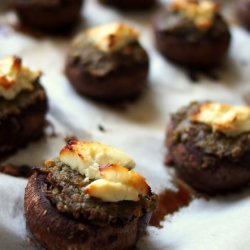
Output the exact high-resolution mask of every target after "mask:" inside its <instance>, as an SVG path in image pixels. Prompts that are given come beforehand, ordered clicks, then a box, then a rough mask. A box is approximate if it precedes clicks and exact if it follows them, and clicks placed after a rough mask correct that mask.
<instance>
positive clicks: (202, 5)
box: [170, 0, 219, 29]
mask: <svg viewBox="0 0 250 250" xmlns="http://www.w3.org/2000/svg"><path fill="white" fill-rule="evenodd" d="M170 8H171V9H172V10H177V11H179V12H180V13H181V15H183V16H184V17H186V18H188V19H190V20H191V21H192V22H193V23H194V24H195V25H196V26H197V27H198V28H200V29H207V28H209V27H211V25H212V24H213V19H214V16H215V14H216V13H217V12H218V9H219V8H218V4H216V3H215V2H213V1H209V0H201V1H197V2H194V1H190V0H175V1H173V2H172V3H171V4H170Z"/></svg>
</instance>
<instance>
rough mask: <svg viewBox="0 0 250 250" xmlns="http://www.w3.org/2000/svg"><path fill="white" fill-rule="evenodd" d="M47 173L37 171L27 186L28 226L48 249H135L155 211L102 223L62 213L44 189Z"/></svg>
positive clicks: (26, 210)
mask: <svg viewBox="0 0 250 250" xmlns="http://www.w3.org/2000/svg"><path fill="white" fill-rule="evenodd" d="M45 182H46V174H42V173H35V174H34V175H32V176H31V178H30V179H29V182H28V185H27V187H26V189H25V201H24V209H25V216H26V221H27V226H28V228H29V229H30V231H31V233H32V234H33V236H34V237H35V238H36V239H37V240H38V241H39V242H40V244H41V245H42V246H44V247H46V249H51V250H54V249H60V250H63V249H75V250H78V249H79V250H81V249H82V250H87V249H102V250H105V249H107V250H111V249H121V250H122V249H131V248H132V247H133V246H134V245H135V244H136V242H137V240H138V238H139V237H140V236H141V235H142V233H143V232H144V231H145V229H146V226H147V224H148V221H149V219H150V217H151V213H146V214H144V215H143V216H142V217H140V218H137V219H134V220H133V221H131V222H129V223H127V224H126V225H125V226H120V225H117V226H113V225H112V226H111V225H106V226H98V225H93V224H91V223H90V222H87V221H86V222H79V221H77V220H75V219H73V218H70V217H67V216H66V215H64V214H62V213H59V212H58V210H57V209H56V208H55V207H54V206H53V205H52V204H51V202H50V201H49V200H48V199H47V197H46V195H45V193H44V192H43V186H44V184H45Z"/></svg>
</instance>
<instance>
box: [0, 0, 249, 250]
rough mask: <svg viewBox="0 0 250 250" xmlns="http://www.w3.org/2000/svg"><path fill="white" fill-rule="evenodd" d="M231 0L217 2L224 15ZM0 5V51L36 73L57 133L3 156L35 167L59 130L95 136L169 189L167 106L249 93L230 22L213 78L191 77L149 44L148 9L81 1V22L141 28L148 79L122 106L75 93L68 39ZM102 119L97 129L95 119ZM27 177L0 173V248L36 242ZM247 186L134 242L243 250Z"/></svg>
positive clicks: (198, 204) (55, 146) (240, 38)
mask: <svg viewBox="0 0 250 250" xmlns="http://www.w3.org/2000/svg"><path fill="white" fill-rule="evenodd" d="M233 2H234V1H224V2H223V4H224V5H223V7H225V13H226V15H227V17H228V19H229V20H230V21H232V20H233V19H234V18H232V13H233V11H232V5H233ZM0 4H2V6H1V8H2V9H1V12H0V24H1V26H0V56H4V55H12V54H15V55H18V56H21V57H22V58H23V60H24V63H25V64H27V65H28V66H30V67H32V68H35V69H41V70H42V71H43V72H44V76H43V78H42V83H43V85H44V86H45V88H46V91H47V94H48V97H49V102H50V111H49V114H48V120H49V121H50V122H51V123H52V124H54V126H55V128H56V132H57V134H58V136H57V137H44V138H43V139H41V140H39V141H37V142H34V143H31V144H30V145H29V146H28V147H27V148H25V149H22V150H20V151H18V153H17V154H15V155H14V156H12V157H10V158H9V159H8V160H7V162H9V163H13V164H29V165H32V166H39V165H40V164H41V163H42V162H43V161H44V160H45V159H51V158H53V157H54V156H56V155H57V154H58V151H59V149H60V148H61V147H62V146H63V145H64V137H65V136H71V135H74V136H76V137H78V138H79V139H82V140H94V141H101V142H103V143H107V144H110V145H114V146H117V147H118V148H120V149H123V150H124V151H125V152H127V153H129V154H130V155H131V156H133V157H134V159H135V160H136V162H137V171H138V172H140V173H141V174H143V175H144V176H145V177H146V178H147V180H148V182H149V183H150V185H151V186H152V188H153V189H154V191H156V192H160V191H161V190H164V189H166V188H171V178H172V177H171V173H170V171H171V170H170V169H167V168H166V167H165V166H164V164H163V159H164V154H165V149H164V137H165V130H166V124H167V120H168V117H169V113H170V112H173V111H176V109H178V108H179V107H181V106H183V105H186V104H187V103H188V102H189V101H191V100H204V99H205V100H208V99H209V100H215V101H220V102H225V103H233V104H243V103H245V99H246V98H247V94H248V93H249V92H250V34H249V33H247V32H246V31H245V30H243V29H242V28H240V27H238V26H236V25H232V27H231V31H232V44H231V48H230V53H229V55H228V58H227V60H226V61H225V63H224V65H223V67H222V69H220V70H219V71H218V75H219V80H216V81H214V80H211V79H209V78H207V77H205V76H201V77H200V80H199V82H198V83H195V84H194V83H192V82H191V81H190V80H189V78H188V77H187V72H186V71H185V70H183V69H182V68H179V67H177V66H176V65H173V64H171V63H169V62H167V61H166V60H164V59H163V58H162V56H161V55H160V54H159V53H158V52H157V51H156V50H155V49H154V45H153V36H152V28H151V19H152V14H153V13H154V11H152V12H148V13H142V14H138V13H135V14H126V13H118V12H115V11H114V10H112V9H109V8H104V7H102V6H100V5H99V4H98V3H97V2H96V1H95V0H88V1H87V0H86V4H85V8H84V10H83V13H82V15H83V19H84V20H83V25H82V26H83V27H90V26H94V25H96V24H100V23H105V22H108V21H114V20H123V21H126V22H128V23H130V24H132V25H134V26H135V27H136V28H137V29H138V30H139V31H140V32H141V42H142V44H143V45H144V47H145V48H146V49H147V50H148V53H149V55H150V60H151V67H150V76H149V86H148V88H147V90H146V91H145V93H144V94H143V95H142V96H141V98H140V99H138V100H137V101H135V102H133V103H130V104H126V108H125V109H122V108H117V107H111V106H107V105H104V104H100V103H97V102H94V101H92V100H89V99H87V98H84V97H81V96H79V95H78V94H77V93H76V92H75V91H74V90H73V89H72V87H71V86H70V84H69V82H68V80H67V79H66V78H65V76H64V74H63V66H64V60H65V55H66V51H67V46H68V43H69V41H70V39H69V38H58V37H57V38H55V37H54V38H53V37H52V38H51V37H40V38H34V37H32V36H28V35H25V34H23V33H18V32H17V31H15V30H14V29H11V28H10V27H9V26H8V24H9V23H11V22H12V21H13V19H15V15H14V13H12V12H11V11H9V10H7V11H6V10H5V9H4V4H5V1H1V3H0ZM99 125H102V126H103V127H104V128H105V132H101V131H100V130H99V129H98V126H99ZM26 183H27V180H25V179H22V178H14V177H10V176H7V175H3V174H0V249H10V250H11V249H20V250H22V249H36V247H35V246H34V245H33V244H32V243H30V242H29V241H28V240H27V235H28V233H27V231H26V227H25V220H24V216H23V195H24V188H25V186H26ZM249 193H250V191H249V190H244V191H242V192H240V193H237V194H231V195H227V196H225V197H214V198H213V199H210V200H205V199H203V198H199V199H195V200H193V201H192V202H191V203H190V204H189V206H188V207H186V208H183V209H181V210H180V211H179V212H176V213H174V214H173V215H168V216H166V217H165V220H164V221H163V222H162V225H163V228H161V229H158V228H154V227H149V228H148V233H147V234H146V235H145V236H144V237H143V238H142V240H141V241H140V242H139V244H138V249H141V250H142V249H143V250H151V249H152V250H156V249H157V250H158V249H159V250H160V249H161V250H162V249H167V250H224V249H226V250H249V249H250V237H249V231H250V209H249V207H250V198H249Z"/></svg>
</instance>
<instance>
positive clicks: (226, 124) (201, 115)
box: [190, 103, 250, 136]
mask: <svg viewBox="0 0 250 250" xmlns="http://www.w3.org/2000/svg"><path fill="white" fill-rule="evenodd" d="M190 120H191V121H194V122H199V123H204V124H207V125H209V126H211V127H212V129H213V131H220V132H222V133H224V134H226V135H227V136H237V135H240V134H242V133H245V132H249V131H250V107H246V106H231V105H226V104H220V103H205V104H203V105H201V106H200V108H199V111H198V112H196V113H194V114H192V115H191V116H190Z"/></svg>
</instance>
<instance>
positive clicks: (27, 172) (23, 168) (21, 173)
mask: <svg viewBox="0 0 250 250" xmlns="http://www.w3.org/2000/svg"><path fill="white" fill-rule="evenodd" d="M0 173H3V174H7V175H10V176H14V177H22V178H29V177H30V176H31V175H32V174H33V173H34V170H33V169H32V168H31V167H30V166H28V165H20V166H16V165H13V164H6V165H2V166H0Z"/></svg>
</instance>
